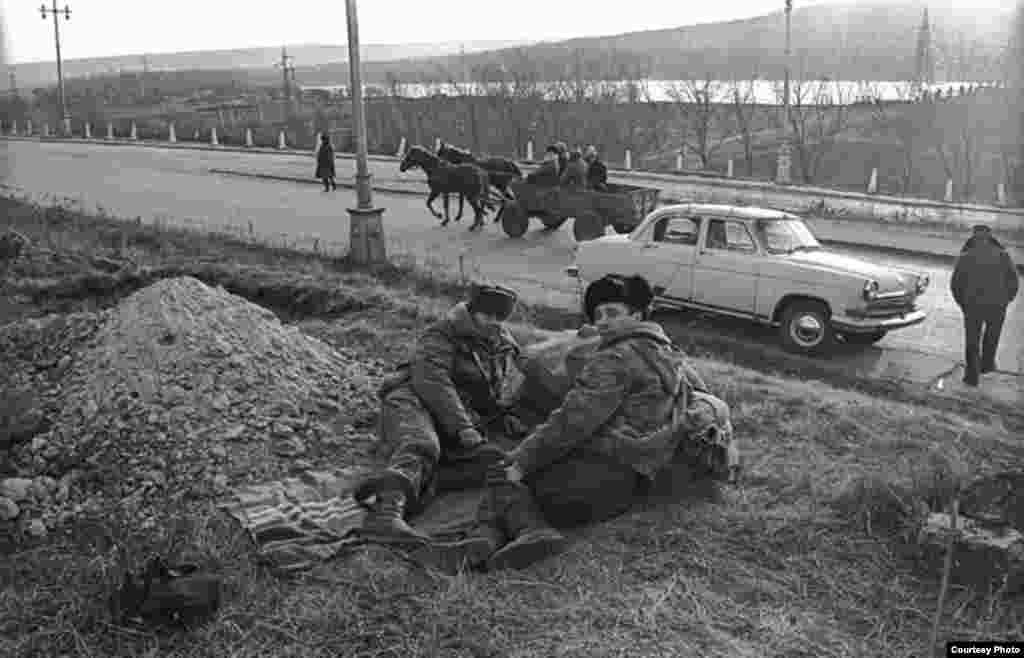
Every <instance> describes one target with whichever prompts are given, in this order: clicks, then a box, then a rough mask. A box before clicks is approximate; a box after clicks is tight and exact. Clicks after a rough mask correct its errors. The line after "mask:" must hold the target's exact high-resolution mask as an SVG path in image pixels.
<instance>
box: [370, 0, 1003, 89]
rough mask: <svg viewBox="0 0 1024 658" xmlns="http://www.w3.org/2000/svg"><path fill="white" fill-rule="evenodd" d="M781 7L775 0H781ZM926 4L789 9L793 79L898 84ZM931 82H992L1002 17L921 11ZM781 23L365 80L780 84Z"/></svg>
mask: <svg viewBox="0 0 1024 658" xmlns="http://www.w3.org/2000/svg"><path fill="white" fill-rule="evenodd" d="M780 4H781V3H780ZM924 8H925V4H924V3H921V2H906V3H902V4H886V5H879V4H872V3H870V2H868V3H858V4H850V5H818V6H812V7H804V8H796V9H794V10H793V15H792V35H793V65H794V72H795V74H796V75H800V74H803V75H807V76H813V77H820V76H829V77H831V78H833V79H837V78H838V79H847V80H864V79H874V80H905V79H909V78H911V77H912V76H913V74H914V58H915V44H916V41H917V31H918V27H919V26H920V24H921V18H922V13H923V11H924ZM929 12H930V16H931V22H932V32H933V50H934V58H935V61H936V76H937V78H938V79H940V80H943V79H948V80H961V79H965V78H966V79H971V78H986V77H987V78H997V77H998V76H999V73H998V69H999V66H1000V62H999V61H998V57H999V56H1000V53H1001V52H1002V49H1003V46H1004V45H1005V44H1006V42H1007V39H1008V36H1009V32H1008V25H1009V24H1010V23H1011V20H1010V17H1011V12H1010V11H1009V10H998V9H972V8H966V7H964V8H950V7H948V6H946V7H942V6H940V7H929ZM784 44H785V18H784V13H783V12H782V11H778V12H775V13H772V14H768V15H765V16H758V17H755V18H750V19H744V20H736V21H728V22H721V23H711V24H705V25H690V26H685V27H679V28H672V29H663V30H648V31H644V32H632V33H626V34H619V35H613V36H601V37H587V38H580V39H571V40H568V41H561V42H557V43H541V44H536V45H533V46H530V47H526V48H520V49H506V50H503V51H497V52H485V53H478V54H475V55H473V56H472V57H467V58H465V61H464V62H462V61H460V60H459V58H456V57H450V56H449V57H436V58H429V59H419V60H406V61H401V62H388V63H377V64H373V65H371V66H367V76H368V77H370V78H372V79H376V80H377V81H383V80H384V79H385V78H386V76H387V75H388V74H392V75H396V76H398V77H399V78H401V79H403V80H408V81H414V80H417V79H421V78H423V77H425V76H430V75H433V74H436V72H437V71H438V70H447V71H460V70H462V68H461V67H462V66H463V65H465V66H466V67H467V68H468V69H470V70H472V69H473V68H479V67H491V68H493V67H500V66H504V67H505V69H506V70H517V69H522V67H523V66H527V67H528V68H532V69H534V70H535V73H536V74H537V75H540V76H541V77H542V78H547V79H553V78H554V79H557V78H559V77H563V76H565V75H573V72H575V71H577V70H582V71H584V72H589V74H588V76H587V77H595V76H594V74H595V73H601V74H603V75H615V74H616V73H617V71H616V69H619V68H622V69H625V70H630V69H633V70H640V71H642V72H644V73H646V74H647V75H648V77H652V78H661V79H682V78H692V77H700V76H703V75H705V74H706V73H710V74H711V75H712V76H713V77H716V78H733V77H737V78H750V77H752V76H755V75H756V76H759V77H761V78H775V79H778V78H781V75H782V71H783V66H784V58H783V52H784Z"/></svg>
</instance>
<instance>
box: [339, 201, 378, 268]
mask: <svg viewBox="0 0 1024 658" xmlns="http://www.w3.org/2000/svg"><path fill="white" fill-rule="evenodd" d="M348 214H349V219H350V229H349V260H350V261H351V262H352V263H353V264H357V265H376V264H383V263H386V262H387V249H386V246H385V243H384V223H383V221H382V216H383V215H384V209H383V208H349V209H348Z"/></svg>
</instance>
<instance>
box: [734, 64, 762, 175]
mask: <svg viewBox="0 0 1024 658" xmlns="http://www.w3.org/2000/svg"><path fill="white" fill-rule="evenodd" d="M754 84H755V80H754V79H751V80H747V81H745V82H740V81H738V80H734V81H733V82H732V84H731V85H730V89H729V96H730V100H731V109H732V113H733V117H734V118H735V122H736V123H735V125H736V131H737V133H738V136H739V139H740V140H741V141H742V143H743V161H744V162H745V163H746V170H747V176H751V177H752V176H753V175H754V130H755V126H754V122H755V119H756V118H757V97H756V96H755V93H754Z"/></svg>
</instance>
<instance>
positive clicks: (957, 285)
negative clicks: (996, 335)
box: [949, 235, 1020, 308]
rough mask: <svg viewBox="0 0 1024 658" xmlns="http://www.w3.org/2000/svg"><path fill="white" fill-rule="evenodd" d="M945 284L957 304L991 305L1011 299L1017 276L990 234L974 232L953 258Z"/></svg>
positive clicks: (1006, 302)
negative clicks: (950, 275) (976, 233)
mask: <svg viewBox="0 0 1024 658" xmlns="http://www.w3.org/2000/svg"><path fill="white" fill-rule="evenodd" d="M949 287H950V291H951V292H952V293H953V299H954V300H956V303H957V305H959V306H960V307H961V308H971V307H974V308H993V307H1000V306H1006V305H1007V304H1009V303H1010V302H1011V301H1013V298H1014V297H1016V296H1017V290H1018V288H1019V287H1020V280H1019V278H1018V276H1017V268H1016V267H1014V264H1013V260H1012V259H1011V258H1010V254H1008V253H1006V249H1004V248H1003V246H1002V245H1001V244H999V242H998V241H997V240H996V239H995V238H993V237H991V236H985V235H975V236H972V237H971V238H970V239H969V240H968V241H967V242H966V244H964V247H963V250H962V251H961V252H960V256H959V257H958V258H957V261H956V265H955V266H954V267H953V277H952V278H951V279H950V283H949Z"/></svg>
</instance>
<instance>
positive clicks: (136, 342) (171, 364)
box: [0, 277, 386, 535]
mask: <svg viewBox="0 0 1024 658" xmlns="http://www.w3.org/2000/svg"><path fill="white" fill-rule="evenodd" d="M0 350H2V351H0V354H11V353H12V351H11V350H14V351H17V350H21V351H22V352H23V353H24V354H25V355H26V356H25V359H24V361H23V365H24V366H25V367H33V368H39V367H41V368H43V370H42V371H41V372H43V374H42V375H40V376H37V377H36V379H35V380H33V382H32V383H33V384H34V386H35V390H36V391H37V392H40V393H39V395H40V398H41V400H40V406H39V410H42V411H39V410H37V411H36V419H37V420H38V419H39V418H40V417H42V421H40V422H41V423H42V426H41V427H39V428H37V429H42V430H43V431H41V432H40V433H38V434H36V435H35V436H34V437H33V438H32V439H31V440H30V441H27V442H25V443H23V444H21V445H19V446H18V447H16V448H13V449H12V451H11V452H12V456H13V457H14V460H13V461H14V463H16V464H18V465H19V466H18V469H17V472H16V473H13V475H16V476H17V477H11V478H6V479H2V480H0V521H4V520H6V521H11V520H15V519H16V520H17V522H18V523H19V524H21V525H22V526H23V528H24V529H26V530H28V531H29V532H30V533H31V534H37V535H38V534H45V532H46V530H47V529H48V528H52V527H54V526H56V525H59V524H60V523H63V522H66V521H67V520H69V518H72V517H74V516H76V515H78V514H81V513H86V512H88V513H102V514H104V515H106V514H116V515H118V516H119V517H122V518H125V519H126V520H130V521H132V522H137V523H139V524H140V525H141V526H142V527H146V526H147V525H152V524H154V523H156V522H157V519H158V518H159V517H160V511H161V510H162V509H169V508H170V506H175V505H178V504H179V503H181V501H182V500H183V499H203V498H209V497H214V496H218V495H220V494H223V493H225V492H226V491H227V489H228V487H230V486H234V485H236V484H239V483H241V482H253V481H261V480H266V479H269V478H274V477H281V476H282V475H284V474H286V473H287V472H289V471H290V470H295V469H297V468H307V467H311V466H314V465H315V466H317V467H322V466H331V465H336V466H344V465H347V464H348V463H352V462H353V461H358V460H360V458H361V457H362V456H363V455H365V454H366V453H368V452H369V447H370V445H371V444H372V442H373V429H374V422H375V415H376V403H375V402H376V401H375V399H374V392H375V389H376V386H377V384H378V382H379V379H380V378H381V377H382V376H383V375H385V374H386V372H385V365H384V363H383V362H381V361H376V362H368V361H367V360H366V359H365V358H361V357H360V358H357V355H356V354H354V353H352V352H350V351H348V350H345V349H344V348H342V349H335V348H333V347H331V346H330V345H328V344H326V343H324V342H323V341H321V340H318V339H316V338H313V337H311V336H308V335H306V334H304V333H303V332H302V331H300V330H299V329H298V328H295V327H288V326H284V325H282V324H281V323H280V321H279V320H278V319H277V318H276V317H275V316H274V315H273V313H271V312H270V311H268V310H266V309H264V308H262V307H260V306H257V305H255V304H252V303H250V302H248V301H247V300H245V299H243V298H241V297H238V296H236V295H232V294H229V293H227V292H226V291H225V290H224V289H223V288H219V287H218V288H211V287H209V286H207V285H205V284H203V283H202V282H200V281H199V280H197V279H194V278H192V277H180V278H175V279H165V280H162V281H159V282H157V283H155V284H153V285H151V286H149V287H147V288H144V289H142V290H139V291H138V292H136V293H135V294H133V295H131V296H129V297H126V298H125V299H123V300H122V301H121V302H120V303H119V304H118V305H117V306H116V307H114V308H111V309H109V310H106V311H103V312H101V313H96V314H91V313H84V314H75V315H73V316H64V317H60V316H51V317H49V318H45V319H43V320H29V321H25V322H19V323H16V324H12V325H8V326H6V327H2V328H0ZM41 364H42V365H41ZM39 377H42V378H43V379H46V380H47V381H48V382H49V383H48V384H44V383H43V382H41V381H39ZM28 379H31V377H30V378H28ZM28 379H26V381H28ZM24 383H25V382H21V384H24ZM0 454H2V453H0ZM8 475H11V473H8Z"/></svg>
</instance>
